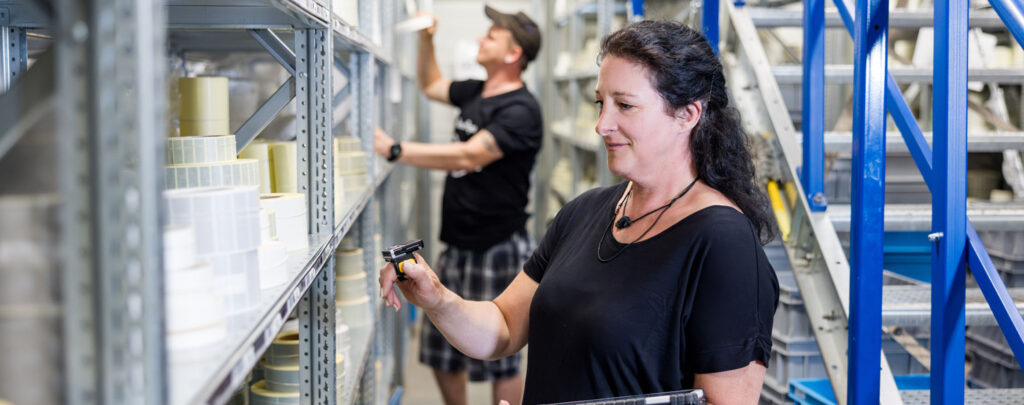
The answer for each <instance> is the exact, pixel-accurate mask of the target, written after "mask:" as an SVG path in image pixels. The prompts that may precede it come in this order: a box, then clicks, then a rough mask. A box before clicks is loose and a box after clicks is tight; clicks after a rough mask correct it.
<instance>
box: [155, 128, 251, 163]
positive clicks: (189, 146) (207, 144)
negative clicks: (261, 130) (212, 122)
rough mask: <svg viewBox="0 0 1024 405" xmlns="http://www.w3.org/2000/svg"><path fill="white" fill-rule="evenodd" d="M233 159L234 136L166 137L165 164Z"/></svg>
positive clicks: (214, 161)
mask: <svg viewBox="0 0 1024 405" xmlns="http://www.w3.org/2000/svg"><path fill="white" fill-rule="evenodd" d="M230 160H235V136H234V135H215V136H181V137H175V138H167V164H172V165H177V164H194V163H216V162H226V161H230Z"/></svg>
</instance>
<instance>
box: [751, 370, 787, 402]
mask: <svg viewBox="0 0 1024 405" xmlns="http://www.w3.org/2000/svg"><path fill="white" fill-rule="evenodd" d="M788 388H789V385H788V384H782V383H780V382H778V381H775V380H773V379H772V378H771V376H765V378H764V385H762V386H761V399H760V400H759V401H757V403H758V405H789V404H792V403H793V400H792V399H790V398H789V396H788V395H786V394H787V392H788V391H789V389H788Z"/></svg>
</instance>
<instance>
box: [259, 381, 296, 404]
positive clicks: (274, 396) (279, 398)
mask: <svg viewBox="0 0 1024 405" xmlns="http://www.w3.org/2000/svg"><path fill="white" fill-rule="evenodd" d="M249 390H250V392H252V396H251V397H249V399H251V400H252V401H251V404H252V405H298V404H299V393H298V391H296V392H287V393H284V392H274V391H271V390H269V389H267V380H261V381H257V382H256V384H253V385H252V387H250V388H249Z"/></svg>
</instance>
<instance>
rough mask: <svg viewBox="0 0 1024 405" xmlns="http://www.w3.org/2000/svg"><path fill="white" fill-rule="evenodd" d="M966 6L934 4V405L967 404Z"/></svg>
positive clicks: (962, 2) (931, 236)
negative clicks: (965, 343)
mask: <svg viewBox="0 0 1024 405" xmlns="http://www.w3.org/2000/svg"><path fill="white" fill-rule="evenodd" d="M968 8H969V2H968V1H963V0H961V1H957V0H951V1H938V2H936V3H935V22H936V24H935V52H934V55H935V62H934V64H933V65H934V66H935V70H934V73H933V75H934V78H933V83H934V87H935V95H934V96H935V97H934V98H935V102H934V104H933V113H932V117H933V124H932V126H933V134H934V135H933V136H934V140H933V144H934V152H933V156H932V157H933V158H932V162H933V165H934V167H933V168H932V171H931V173H929V175H930V176H931V177H932V179H933V180H932V232H933V233H932V234H931V235H930V236H929V239H931V240H932V242H933V246H934V248H933V250H932V252H933V253H932V317H931V322H932V323H931V329H932V332H931V333H932V336H931V338H932V350H931V363H932V370H931V397H932V403H933V404H962V403H963V402H964V300H965V290H964V288H965V279H966V267H965V264H966V260H967V255H966V253H967V251H966V249H967V213H966V211H967V35H968V26H967V17H968Z"/></svg>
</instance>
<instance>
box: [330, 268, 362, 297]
mask: <svg viewBox="0 0 1024 405" xmlns="http://www.w3.org/2000/svg"><path fill="white" fill-rule="evenodd" d="M334 288H335V289H336V290H337V292H338V300H339V301H348V300H354V299H357V298H360V297H362V296H364V295H366V291H367V284H366V273H365V272H361V273H356V274H354V275H351V276H340V277H335V278H334Z"/></svg>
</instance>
